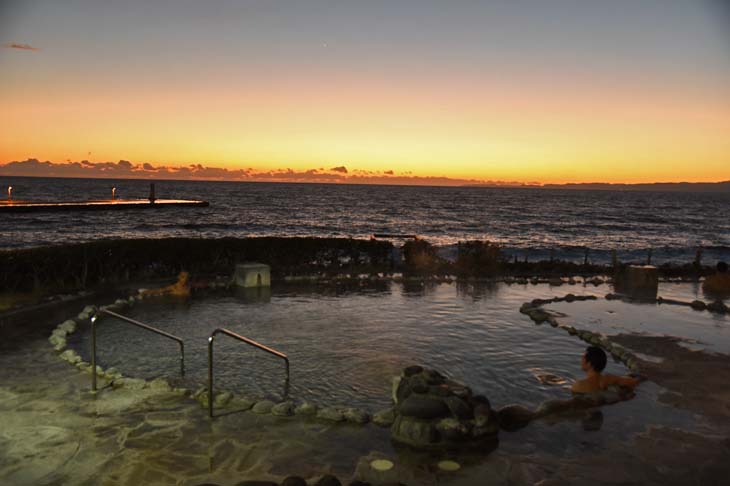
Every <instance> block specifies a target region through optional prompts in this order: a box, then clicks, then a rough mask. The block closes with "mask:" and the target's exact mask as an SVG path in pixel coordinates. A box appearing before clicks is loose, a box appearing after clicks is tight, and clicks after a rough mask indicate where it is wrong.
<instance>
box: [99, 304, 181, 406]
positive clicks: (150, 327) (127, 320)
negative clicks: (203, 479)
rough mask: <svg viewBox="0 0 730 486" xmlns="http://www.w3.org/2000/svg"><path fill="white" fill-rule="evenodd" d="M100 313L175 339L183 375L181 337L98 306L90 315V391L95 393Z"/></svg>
mask: <svg viewBox="0 0 730 486" xmlns="http://www.w3.org/2000/svg"><path fill="white" fill-rule="evenodd" d="M101 314H107V315H109V316H111V317H115V318H117V319H120V320H121V321H123V322H127V323H129V324H132V325H134V326H137V327H140V328H142V329H146V330H148V331H150V332H153V333H155V334H158V335H160V336H163V337H166V338H168V339H172V340H173V341H176V342H177V343H178V344H179V346H180V374H181V375H182V376H185V342H184V341H183V340H182V339H181V338H179V337H177V336H174V335H172V334H170V333H168V332H165V331H162V330H160V329H157V328H155V327H152V326H149V325H147V324H144V323H142V322H139V321H135V320H134V319H130V318H129V317H125V316H123V315H121V314H117V313H116V312H112V311H110V310H108V309H104V308H100V309H98V310H97V311H96V313H95V314H94V315H93V316H92V317H91V368H92V373H91V391H92V392H94V393H96V321H97V319H98V318H99V316H100V315H101Z"/></svg>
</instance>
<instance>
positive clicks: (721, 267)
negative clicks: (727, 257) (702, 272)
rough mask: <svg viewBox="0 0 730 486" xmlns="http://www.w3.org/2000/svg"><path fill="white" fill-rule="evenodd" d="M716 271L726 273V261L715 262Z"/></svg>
mask: <svg viewBox="0 0 730 486" xmlns="http://www.w3.org/2000/svg"><path fill="white" fill-rule="evenodd" d="M716 268H717V273H727V263H725V262H717V267H716Z"/></svg>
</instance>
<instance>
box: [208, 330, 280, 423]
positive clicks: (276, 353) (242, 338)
mask: <svg viewBox="0 0 730 486" xmlns="http://www.w3.org/2000/svg"><path fill="white" fill-rule="evenodd" d="M218 333H220V334H225V335H226V336H230V337H232V338H233V339H237V340H239V341H241V342H244V343H246V344H249V345H251V346H253V347H255V348H258V349H260V350H262V351H266V352H267V353H269V354H273V355H274V356H277V357H279V358H281V359H283V360H284V362H285V363H286V383H287V387H285V389H286V388H288V384H289V358H288V357H287V355H286V354H284V353H282V352H280V351H277V350H275V349H273V348H270V347H268V346H264V345H263V344H259V343H257V342H256V341H254V340H253V339H249V338H247V337H245V336H241V335H240V334H236V333H235V332H233V331H229V330H228V329H224V328H221V327H219V328H218V329H216V330H215V331H213V333H212V334H211V335H210V337H209V338H208V415H210V418H213V342H214V340H215V335H216V334H218Z"/></svg>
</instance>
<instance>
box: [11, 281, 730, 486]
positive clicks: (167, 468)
mask: <svg viewBox="0 0 730 486" xmlns="http://www.w3.org/2000/svg"><path fill="white" fill-rule="evenodd" d="M512 290H513V291H517V292H522V290H525V291H526V292H525V295H522V296H519V295H518V296H516V297H515V298H516V300H520V299H521V297H525V299H524V300H530V299H532V298H535V297H541V298H545V297H548V296H550V295H551V293H552V292H551V289H549V288H548V287H544V288H543V287H540V286H538V287H537V288H535V287H530V288H526V289H519V288H513V289H512ZM533 290H534V291H533ZM571 290H572V289H571ZM530 291H533V292H530ZM297 293H299V291H297ZM556 293H558V294H560V295H562V294H563V293H564V292H560V290H559V291H558V292H556ZM316 294H318V295H319V293H316ZM497 295H498V294H497ZM502 295H503V296H504V295H505V294H504V293H502ZM479 298H480V299H482V298H485V296H484V294H480V297H479ZM102 303H103V302H97V304H102ZM78 310H80V309H76V312H77V311H78ZM67 315H68V313H66V314H58V315H53V316H48V322H43V320H36V321H34V322H33V326H29V329H36V328H38V327H39V326H43V325H45V326H46V328H47V330H46V331H44V332H42V333H38V334H37V335H33V336H30V337H28V338H27V339H23V340H20V339H13V341H12V343H11V342H10V341H7V340H6V341H4V342H3V343H0V366H1V367H2V369H3V380H2V383H0V417H1V418H2V423H3V428H2V430H1V431H0V478H2V479H3V482H5V483H6V484H18V485H23V484H81V485H85V484H89V485H92V484H94V485H97V484H105V485H107V484H108V485H117V484H118V485H132V484H135V485H136V484H180V485H185V486H186V485H191V486H192V485H198V484H203V483H206V482H212V483H217V484H221V485H225V486H227V485H231V486H233V485H235V484H237V483H238V482H239V481H241V480H244V479H249V480H253V479H259V480H262V479H271V480H274V481H278V482H280V481H281V479H283V477H284V476H286V475H289V474H297V475H301V476H304V477H305V478H307V479H308V480H309V482H310V484H313V483H314V482H315V481H316V479H317V478H318V477H319V476H321V475H322V474H325V473H328V472H330V473H334V474H336V475H338V476H339V477H340V479H342V480H343V484H347V481H348V480H349V479H350V478H352V476H353V474H354V471H355V469H356V466H357V464H358V463H359V462H361V461H363V460H364V459H367V458H371V457H374V456H378V457H386V458H388V459H390V460H392V461H394V462H395V463H396V465H397V466H399V467H403V468H404V469H405V471H406V476H407V477H405V478H404V479H408V480H406V481H404V482H405V484H434V485H435V484H442V485H443V484H449V485H462V484H463V485H467V484H499V485H522V484H530V485H532V484H535V483H538V482H539V481H542V480H546V482H545V484H585V483H586V480H587V479H589V480H590V483H591V484H599V485H603V484H616V483H626V484H663V485H665V484H677V485H679V484H689V483H699V484H723V482H722V481H723V480H724V479H725V478H726V476H727V473H728V467H727V464H730V457H729V456H730V455H729V454H728V449H727V445H726V442H723V440H724V439H723V434H727V433H728V429H727V423H728V422H727V421H724V422H723V421H721V422H716V423H714V424H707V423H706V422H705V418H704V417H695V415H694V413H692V412H688V411H687V410H684V409H681V408H676V407H673V406H669V405H667V406H662V408H661V409H656V408H652V407H653V406H654V405H655V404H654V402H655V401H656V399H655V397H656V395H657V394H658V393H660V392H662V390H661V389H660V387H658V386H657V385H656V384H654V383H651V382H648V383H644V384H642V385H641V387H640V388H639V393H638V395H637V397H636V398H635V399H634V400H631V401H629V402H623V403H619V404H617V405H613V406H607V407H603V408H601V409H600V412H601V418H600V419H598V418H597V417H596V416H595V414H593V413H592V414H591V415H592V416H587V415H585V414H578V415H575V416H563V417H560V418H556V419H554V420H540V421H536V422H533V423H531V424H530V425H529V426H528V427H526V428H524V429H522V430H520V431H518V432H514V433H508V432H501V433H500V440H499V445H498V447H497V449H496V450H490V451H475V452H470V453H467V452H454V451H447V452H442V453H419V452H415V451H413V450H410V449H409V448H403V447H397V446H395V445H394V444H392V443H391V442H390V440H389V433H388V431H387V429H380V428H377V427H375V426H373V425H368V426H365V427H358V426H354V425H344V426H343V425H328V424H326V423H322V422H318V421H301V420H298V419H280V418H276V417H271V416H258V415H255V414H251V413H240V414H233V415H229V416H226V417H221V418H219V419H216V420H215V421H214V422H210V421H209V420H208V418H207V417H206V411H205V410H204V409H202V408H201V407H200V406H199V404H197V403H196V402H194V401H192V400H190V399H185V398H181V397H179V396H171V395H170V394H167V393H163V392H154V391H152V390H143V391H134V390H127V389H124V388H121V389H116V390H112V389H106V390H103V391H102V392H100V393H99V394H98V395H97V396H96V397H95V398H94V397H93V396H92V395H91V394H89V393H88V389H89V384H90V377H89V375H87V374H84V373H81V372H79V371H78V370H76V369H75V368H73V367H71V366H69V365H68V364H67V363H65V362H63V361H61V360H59V359H58V357H57V356H56V354H55V353H53V352H52V351H50V348H49V345H48V342H47V337H48V334H49V333H50V331H51V330H52V328H53V327H54V326H55V325H56V324H57V323H58V322H61V320H63V319H64V318H65V317H64V316H66V317H67ZM697 316H698V319H701V318H702V316H703V314H697ZM704 317H708V315H707V314H705V315H704ZM517 319H520V317H517ZM702 323H703V321H700V320H698V321H697V322H696V323H695V324H698V325H699V324H702ZM525 324H526V325H528V324H529V325H530V326H533V324H531V323H530V322H529V321H528V322H525ZM536 329H537V328H536ZM540 329H546V330H548V331H549V332H552V333H560V332H561V331H559V330H557V329H552V328H546V327H544V326H543V327H540ZM580 346H581V348H582V345H580ZM133 351H134V350H132V352H130V355H133V354H134V353H133ZM171 351H173V353H172V354H173V356H174V347H173V348H172V349H171ZM172 373H174V372H172ZM496 405H501V404H499V403H498V404H496ZM652 410H653V411H654V412H655V413H654V414H647V413H646V412H647V411H652ZM657 410H659V411H658V412H657ZM688 414H689V415H692V416H693V418H694V419H696V420H697V421H699V422H701V423H700V424H697V423H691V420H689V421H687V420H685V419H686V418H687V415H688ZM670 423H675V425H674V426H671V427H667V426H666V425H667V424H670ZM597 424H598V425H600V426H599V427H596V425H597ZM662 424H664V425H662ZM722 424H725V425H722ZM627 426H628V427H627ZM718 436H719V437H718ZM442 459H453V460H456V461H457V462H459V463H460V464H461V465H462V469H461V470H460V471H459V472H458V473H456V474H441V473H438V472H437V470H436V468H435V464H436V463H437V462H438V460H442ZM100 478H103V479H100Z"/></svg>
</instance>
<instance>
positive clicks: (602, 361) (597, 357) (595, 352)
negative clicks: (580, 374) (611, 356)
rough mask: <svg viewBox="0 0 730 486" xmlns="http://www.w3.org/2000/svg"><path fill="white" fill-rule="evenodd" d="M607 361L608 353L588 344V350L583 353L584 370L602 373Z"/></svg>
mask: <svg viewBox="0 0 730 486" xmlns="http://www.w3.org/2000/svg"><path fill="white" fill-rule="evenodd" d="M607 361H608V360H607V358H606V353H605V352H604V351H603V350H602V349H601V348H599V347H598V346H588V347H587V348H586V352H585V353H583V359H582V360H581V368H583V371H589V370H593V371H595V372H597V373H600V372H601V371H603V369H604V368H605V367H606V362H607Z"/></svg>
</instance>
